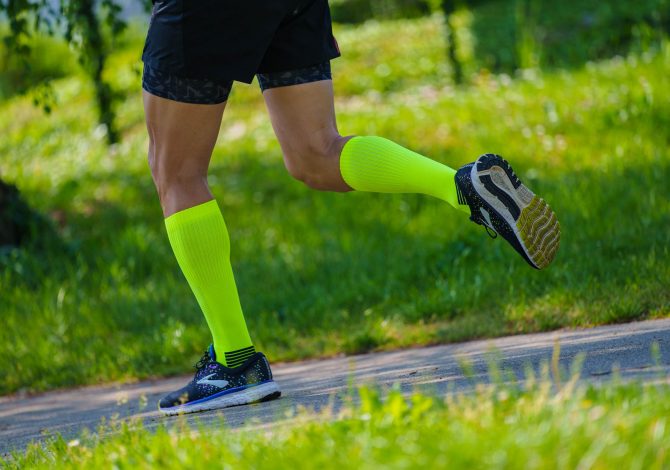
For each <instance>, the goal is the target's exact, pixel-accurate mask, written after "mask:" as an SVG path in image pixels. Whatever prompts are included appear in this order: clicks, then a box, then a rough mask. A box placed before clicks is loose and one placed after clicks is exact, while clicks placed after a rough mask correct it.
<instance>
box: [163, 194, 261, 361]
mask: <svg viewBox="0 0 670 470" xmlns="http://www.w3.org/2000/svg"><path fill="white" fill-rule="evenodd" d="M165 227H166V228H167V233H168V238H169V239H170V244H171V245H172V250H173V251H174V254H175V257H176V258H177V262H178V263H179V266H180V267H181V270H182V272H183V273H184V276H185V277H186V280H187V281H188V283H189V285H190V286H191V290H192V291H193V294H195V298H196V299H197V300H198V304H200V308H201V309H202V312H203V313H204V314H205V318H206V319H207V324H208V325H209V329H210V331H211V332H212V337H213V339H214V350H215V352H216V355H217V361H218V362H220V363H222V364H224V365H226V366H228V367H235V366H238V365H240V364H242V362H244V360H245V359H246V358H247V357H249V356H250V355H251V354H253V353H254V347H253V344H252V343H251V338H250V337H249V332H248V331H247V325H246V322H245V321H244V315H243V313H242V307H241V306H240V299H239V296H238V294H237V287H236V286H235V278H234V277H233V269H232V266H231V265H230V238H229V236H228V230H227V229H226V224H225V222H224V221H223V215H222V214H221V210H220V209H219V206H218V204H217V202H216V200H211V201H208V202H205V203H204V204H200V205H197V206H195V207H191V208H189V209H186V210H183V211H180V212H177V213H176V214H173V215H171V216H170V217H168V218H166V219H165Z"/></svg>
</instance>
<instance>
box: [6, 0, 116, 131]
mask: <svg viewBox="0 0 670 470" xmlns="http://www.w3.org/2000/svg"><path fill="white" fill-rule="evenodd" d="M0 13H5V14H6V15H7V18H8V20H9V32H8V34H7V36H6V37H5V38H4V41H5V43H6V44H7V46H8V49H9V50H10V51H12V52H13V53H15V54H18V55H19V56H20V57H21V58H23V59H24V64H25V66H26V67H30V62H29V60H28V58H29V54H30V47H29V46H28V44H29V41H28V40H29V38H30V36H31V35H32V34H35V33H40V32H45V33H47V34H50V35H53V36H62V37H63V38H64V39H65V40H66V41H67V42H68V43H69V44H70V45H71V46H73V47H74V48H75V49H76V50H77V51H78V54H79V62H80V63H81V65H82V67H83V68H84V70H85V71H86V73H87V75H88V76H89V77H90V79H91V80H92V82H93V85H94V88H95V99H96V105H97V108H98V116H99V121H100V123H101V124H103V125H104V126H105V127H106V129H107V140H108V142H109V143H110V144H113V143H115V142H117V141H118V138H119V135H118V132H117V129H116V126H115V123H114V101H115V100H114V94H113V90H112V87H111V86H110V85H109V83H107V82H105V81H104V79H103V72H104V69H105V63H106V60H107V57H108V55H109V53H110V51H111V44H113V41H114V39H115V38H117V37H118V36H119V35H120V34H121V33H122V32H123V30H124V29H125V27H126V23H125V21H123V19H122V18H121V16H120V13H121V7H120V5H119V4H118V3H116V1H115V0H100V1H99V2H98V1H96V0H57V3H56V5H54V2H52V1H50V0H0ZM47 110H48V109H47Z"/></svg>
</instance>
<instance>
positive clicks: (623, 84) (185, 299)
mask: <svg viewBox="0 0 670 470" xmlns="http://www.w3.org/2000/svg"><path fill="white" fill-rule="evenodd" d="M399 31H400V32H406V36H404V37H405V39H406V41H405V42H404V43H403V44H406V45H407V47H404V46H403V47H402V48H400V49H398V48H396V46H395V44H394V43H392V42H389V41H388V39H387V38H388V37H390V36H391V35H396V34H398V32H399ZM438 32H439V20H438V19H436V18H428V19H421V20H412V21H399V22H386V23H368V24H366V25H364V26H363V27H361V28H353V27H346V28H340V29H339V30H338V31H337V35H338V39H339V41H340V46H341V47H342V50H343V51H345V54H344V57H343V58H342V59H338V60H337V61H335V62H334V65H333V66H334V76H335V87H336V92H337V94H338V98H337V109H338V116H339V127H340V129H341V130H342V131H343V132H344V133H347V134H378V135H383V136H386V137H389V138H391V139H393V140H395V141H397V142H399V143H401V144H403V145H406V146H409V147H411V148H413V149H415V150H417V151H419V152H423V153H425V154H427V155H429V156H431V157H432V158H435V159H437V160H439V161H442V162H444V163H447V164H448V165H450V166H452V167H458V166H459V165H461V164H463V163H466V162H468V161H471V160H472V159H474V158H475V157H476V156H477V155H479V154H481V153H484V152H490V151H493V152H498V153H501V154H503V155H505V156H506V157H508V158H509V159H510V160H511V161H512V162H513V164H514V166H515V168H516V169H517V170H518V173H519V175H520V176H521V178H522V179H523V180H525V182H526V183H527V184H528V185H529V186H530V187H531V188H533V189H534V190H535V191H536V192H538V193H540V194H541V195H542V196H543V197H544V198H545V199H546V200H547V201H548V202H549V203H550V204H551V205H552V206H553V207H554V208H555V210H556V211H557V213H558V216H559V219H560V221H561V225H562V231H563V242H562V246H561V249H560V251H559V253H558V256H557V259H556V261H555V263H554V265H553V266H551V267H550V268H549V269H548V270H546V271H543V272H536V271H533V270H531V269H530V268H529V267H528V266H527V265H526V264H525V263H524V262H523V261H522V260H521V259H520V258H519V257H518V256H517V255H516V254H515V253H514V252H513V250H512V249H511V248H510V247H508V246H506V244H505V243H504V242H503V241H501V240H496V241H491V240H489V239H488V237H486V235H485V233H484V231H483V229H481V227H478V226H474V225H473V224H470V223H469V222H468V221H467V218H466V217H464V216H463V215H462V214H459V213H457V212H456V211H454V210H453V209H450V208H449V207H447V206H445V205H444V204H443V203H441V202H440V201H437V200H432V199H429V198H427V197H422V196H417V195H379V194H363V193H360V194H346V195H340V194H327V193H318V192H314V191H310V190H308V189H307V188H305V187H303V186H302V185H301V184H300V183H298V182H296V181H293V180H291V179H290V177H289V176H288V174H287V173H286V171H285V169H284V168H283V164H282V162H281V153H280V149H279V147H278V145H277V143H276V141H275V139H274V136H273V134H272V130H271V127H270V125H269V123H268V120H267V117H266V114H265V111H264V108H263V103H262V99H261V97H260V93H259V92H258V90H257V88H256V87H255V86H250V87H247V86H243V85H236V88H235V89H234V90H233V93H232V96H231V101H230V103H229V107H228V109H227V110H226V116H224V124H223V127H222V131H221V136H220V141H219V144H218V145H217V147H216V149H215V152H214V157H213V163H212V168H211V176H210V183H211V185H212V188H213V191H214V193H215V195H216V196H217V198H218V199H219V201H220V203H221V205H222V207H223V210H224V214H225V217H226V220H227V223H228V228H229V231H230V233H231V237H232V244H233V253H232V257H233V265H234V268H235V270H236V278H237V281H238V286H239V289H240V293H241V298H242V302H243V305H244V308H245V313H246V316H247V319H248V323H249V327H250V330H251V332H252V337H253V339H254V341H255V342H256V345H257V347H258V349H260V350H263V351H265V352H266V353H267V354H268V355H269V356H270V358H271V359H272V360H291V359H297V358H304V357H314V356H326V355H333V354H339V353H342V352H344V353H354V352H362V351H369V350H373V349H386V348H398V347H405V346H409V345H415V344H432V343H440V342H448V341H459V340H466V339H471V338H477V337H486V336H496V335H503V334H510V333H523V332H531V331H542V330H550V329H554V328H559V327H563V326H568V327H571V326H589V325H595V324H605V323H615V322H624V321H630V320H636V319H644V318H656V317H663V316H667V315H668V314H669V313H670V293H669V292H668V289H667V286H668V284H669V283H670V263H668V260H669V259H670V257H669V253H668V250H669V249H670V248H668V247H670V232H668V230H667V227H668V226H669V224H670V197H669V196H670V193H669V192H668V188H667V181H668V179H669V178H670V150H669V146H668V142H669V137H670V118H669V116H670V89H668V87H667V86H666V82H667V76H668V72H669V71H670V52H669V50H668V47H667V46H665V47H664V48H662V49H661V50H660V51H657V52H654V53H652V52H650V53H645V54H638V55H631V56H629V57H625V58H614V59H612V60H606V61H602V62H599V63H593V64H588V65H587V66H585V67H584V68H582V69H578V70H574V71H570V72H564V71H560V70H559V71H554V72H547V73H541V72H538V71H533V70H529V71H525V72H523V73H520V74H519V75H518V76H515V77H510V76H507V75H499V76H494V75H489V74H486V73H480V74H478V75H476V76H474V77H473V84H472V85H471V86H469V87H466V88H462V89H456V88H454V87H452V86H450V85H448V84H446V80H445V78H444V74H446V73H447V72H446V71H444V70H442V68H441V65H440V63H441V61H442V60H443V58H442V55H441V53H442V52H441V51H442V49H441V48H442V47H443V46H442V44H441V40H440V39H439V38H440V37H441V36H440V35H439V34H438ZM140 47H141V46H140V45H139V44H138V43H137V42H136V41H135V42H131V43H130V44H129V45H127V46H126V47H125V48H122V49H120V51H119V52H118V53H117V55H116V56H115V57H114V58H113V60H112V63H111V64H110V67H109V71H108V72H109V73H110V75H111V76H112V78H113V80H114V83H115V87H116V89H118V90H119V91H120V92H121V93H122V94H124V95H125V96H126V98H125V100H124V101H122V102H121V103H120V105H119V123H120V124H121V128H122V132H123V140H122V142H121V143H120V144H119V145H117V146H115V147H113V148H107V147H106V146H105V143H104V129H101V128H99V127H97V125H96V117H95V111H94V109H93V108H92V107H91V89H90V86H89V85H88V84H87V83H86V82H85V81H84V80H83V79H82V78H81V77H78V76H73V77H70V78H68V79H64V80H61V81H58V82H56V85H55V89H56V94H57V100H58V105H57V106H56V109H55V110H54V112H53V113H52V114H51V115H49V116H45V115H44V114H42V112H41V111H40V110H39V109H36V108H34V107H33V106H32V104H31V102H30V99H29V98H15V99H12V100H10V101H7V102H5V103H3V104H0V134H1V135H2V136H3V137H2V139H0V155H1V157H0V175H2V178H3V179H5V180H8V181H11V182H14V183H15V184H17V185H18V187H19V188H20V190H21V191H22V192H23V194H24V195H25V197H26V198H27V199H28V200H29V202H30V203H31V205H33V206H34V207H36V208H37V209H39V210H40V211H42V212H44V213H45V214H48V215H49V216H50V218H51V219H52V220H53V221H54V225H55V227H56V231H57V237H54V238H53V239H47V240H40V241H39V243H37V244H35V245H34V246H33V245H27V246H24V247H21V248H19V249H15V250H11V251H8V250H5V252H3V253H2V255H0V292H1V293H2V294H1V296H0V314H1V316H2V328H1V329H0V357H2V358H3V360H2V366H1V367H0V393H11V392H15V391H18V390H31V391H36V390H45V389H49V388H54V387H63V386H70V385H75V384H85V383H96V382H106V381H111V380H130V379H134V378H140V377H147V376H155V375H165V374H173V373H178V372H184V371H185V370H188V369H189V368H190V366H191V364H192V363H193V362H194V361H195V359H196V358H197V357H199V354H200V352H201V351H202V350H203V349H204V347H205V346H206V345H207V343H208V342H209V335H208V332H207V330H206V326H205V323H204V321H203V318H202V316H201V313H200V312H199V309H198V307H197V304H196V303H195V301H194V299H193V297H192V295H191V293H190V292H189V290H188V286H187V285H186V283H185V281H184V280H183V278H182V275H181V273H180V272H179V268H178V266H177V264H176V262H175V261H174V259H173V256H172V253H171V251H170V248H169V244H168V242H167V239H166V236H165V233H164V228H163V223H162V217H161V213H160V208H159V205H158V202H157V199H156V197H155V194H154V189H153V187H152V183H151V179H150V177H149V174H148V168H147V164H146V157H145V153H146V148H147V137H146V134H145V130H144V124H143V121H142V119H143V118H142V109H141V101H140V98H139V77H138V72H139V70H140V64H139V63H138V61H137V59H138V56H139V50H140ZM413 48H416V49H417V50H421V51H422V54H420V55H418V54H414V53H413V52H412V49H413ZM375 62H376V63H377V65H375V66H374V67H373V66H372V64H374V63H375ZM406 70H425V73H423V74H419V73H414V74H406Z"/></svg>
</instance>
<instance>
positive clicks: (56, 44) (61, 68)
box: [0, 32, 77, 101]
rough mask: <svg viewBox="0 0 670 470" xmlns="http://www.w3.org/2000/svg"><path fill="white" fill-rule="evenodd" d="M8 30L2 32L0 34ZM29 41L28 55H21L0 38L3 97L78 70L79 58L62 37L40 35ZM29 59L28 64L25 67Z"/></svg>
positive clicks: (4, 98)
mask: <svg viewBox="0 0 670 470" xmlns="http://www.w3.org/2000/svg"><path fill="white" fill-rule="evenodd" d="M5 34H6V32H0V36H5ZM28 45H29V50H28V52H27V54H28V55H27V56H26V57H20V56H17V55H16V54H12V53H11V52H10V51H9V50H8V47H7V45H6V44H5V43H4V42H0V101H1V100H6V99H7V98H9V97H11V96H14V95H16V94H20V93H25V92H27V91H29V90H30V89H32V88H34V87H40V86H41V85H44V83H45V82H48V81H50V80H53V79H55V78H62V77H65V76H68V75H72V74H74V73H76V71H77V58H76V56H75V55H74V54H73V52H72V51H71V50H70V49H69V48H68V46H67V44H65V43H64V42H63V41H62V40H58V39H56V38H53V37H48V36H43V35H37V36H33V37H32V38H31V39H30V40H29V43H28ZM26 61H27V62H28V63H29V67H26V63H25V62H26Z"/></svg>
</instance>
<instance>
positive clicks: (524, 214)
mask: <svg viewBox="0 0 670 470" xmlns="http://www.w3.org/2000/svg"><path fill="white" fill-rule="evenodd" d="M455 179H456V189H457V193H458V202H459V203H461V204H464V205H465V204H467V205H468V206H469V207H470V212H471V216H470V220H472V221H473V222H475V223H477V224H479V225H483V226H484V227H486V230H487V232H489V235H491V236H492V237H493V238H495V235H496V233H499V234H500V235H502V236H503V238H504V239H505V240H507V241H508V242H509V243H510V245H512V246H513V247H514V249H515V250H516V251H517V252H519V254H520V255H521V256H523V258H524V259H525V260H526V261H527V262H528V264H530V265H531V266H532V267H534V268H536V269H542V268H545V267H547V266H548V265H549V263H551V261H552V260H553V259H554V256H556V251H557V250H558V245H559V243H560V240H561V228H560V226H559V224H558V220H557V218H556V214H555V213H554V212H553V211H552V210H551V208H550V207H549V206H548V205H547V203H546V202H544V200H543V199H542V198H540V197H538V196H536V195H535V194H533V192H532V191H530V190H529V189H528V188H527V187H525V186H524V185H523V184H521V181H519V178H518V177H517V176H516V174H514V170H512V167H511V166H510V165H509V163H507V161H506V160H503V159H502V157H500V156H498V155H494V154H490V153H487V154H486V155H482V156H481V157H479V158H478V159H477V161H476V162H474V163H469V164H467V165H465V166H463V167H461V168H460V169H459V170H458V171H457V172H456V177H455Z"/></svg>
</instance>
